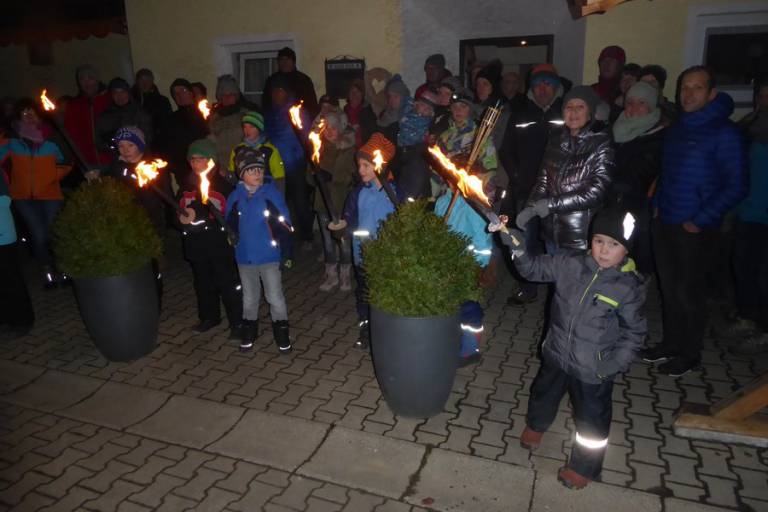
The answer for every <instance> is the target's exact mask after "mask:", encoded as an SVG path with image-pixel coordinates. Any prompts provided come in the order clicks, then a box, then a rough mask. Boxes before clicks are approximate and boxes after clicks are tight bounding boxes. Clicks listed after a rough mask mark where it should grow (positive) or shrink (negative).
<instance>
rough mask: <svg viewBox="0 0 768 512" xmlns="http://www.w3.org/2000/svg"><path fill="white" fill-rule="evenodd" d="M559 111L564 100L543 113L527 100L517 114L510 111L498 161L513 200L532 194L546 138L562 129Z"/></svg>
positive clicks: (557, 101) (514, 111)
mask: <svg viewBox="0 0 768 512" xmlns="http://www.w3.org/2000/svg"><path fill="white" fill-rule="evenodd" d="M562 110H563V100H562V98H559V97H558V98H555V100H554V101H553V102H552V104H551V105H550V106H549V108H547V109H546V110H544V109H542V108H541V107H540V106H539V105H538V104H537V103H536V102H535V101H533V100H532V99H530V98H526V99H525V103H523V104H522V106H521V107H520V108H519V109H518V110H511V112H510V116H509V121H508V122H507V131H506V132H505V134H504V141H503V142H502V145H501V150H500V151H499V159H500V160H501V162H502V164H504V170H506V172H507V175H508V176H509V183H510V186H509V190H510V192H512V193H513V194H514V195H515V197H523V198H528V196H529V195H530V194H531V190H532V189H533V186H534V184H535V183H536V176H537V175H538V173H539V168H540V166H541V159H542V157H543V156H544V149H545V148H546V147H547V140H548V139H549V135H550V133H551V132H552V130H553V129H556V128H557V127H558V126H562V122H563V115H562Z"/></svg>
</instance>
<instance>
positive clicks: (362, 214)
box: [344, 181, 395, 266]
mask: <svg viewBox="0 0 768 512" xmlns="http://www.w3.org/2000/svg"><path fill="white" fill-rule="evenodd" d="M375 183H376V182H375V181H370V182H368V183H361V184H359V185H358V186H357V187H355V188H354V189H353V190H352V192H350V193H349V196H348V197H347V202H346V203H345V205H344V220H345V221H347V229H348V230H349V231H350V232H351V233H352V256H353V260H354V263H355V265H357V266H359V265H362V263H363V255H362V250H361V246H362V244H363V242H365V241H366V240H375V239H376V237H377V235H378V233H379V227H381V223H382V222H383V221H384V219H386V218H387V216H388V215H389V214H390V213H392V212H394V211H395V206H394V205H393V204H392V201H390V199H389V197H388V196H387V193H386V192H385V191H384V188H383V187H377V186H376V185H375Z"/></svg>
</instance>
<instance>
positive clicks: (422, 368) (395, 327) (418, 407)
mask: <svg viewBox="0 0 768 512" xmlns="http://www.w3.org/2000/svg"><path fill="white" fill-rule="evenodd" d="M460 342H461V329H460V327H459V318H458V317H437V316H432V317H420V318H414V317H402V316H395V315H390V314H389V313H386V312H384V311H381V310H378V309H376V308H374V307H371V350H372V356H373V366H374V369H375V370H376V379H377V380H378V381H379V387H380V388H381V392H382V394H383V395H384V399H385V400H386V401H387V404H388V405H389V407H390V408H391V409H392V411H393V412H394V413H395V414H398V415H400V416H405V417H409V418H429V417H431V416H434V415H436V414H438V413H440V412H441V411H442V410H443V407H444V406H445V402H446V401H447V400H448V396H449V395H450V393H451V389H452V388H453V379H454V377H455V375H456V364H457V362H458V359H459V344H460Z"/></svg>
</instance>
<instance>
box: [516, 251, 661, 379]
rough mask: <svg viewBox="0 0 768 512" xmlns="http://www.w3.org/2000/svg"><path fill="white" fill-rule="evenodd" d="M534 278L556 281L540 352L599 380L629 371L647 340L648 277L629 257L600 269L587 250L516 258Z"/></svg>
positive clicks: (551, 360) (522, 270)
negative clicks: (545, 333)
mask: <svg viewBox="0 0 768 512" xmlns="http://www.w3.org/2000/svg"><path fill="white" fill-rule="evenodd" d="M515 266H516V267H517V270H518V271H519V272H520V275H521V276H523V277H524V278H525V279H528V280H530V281H538V282H553V283H555V296H554V298H553V300H552V309H551V320H550V323H549V329H548V330H547V336H546V338H545V339H544V343H543V344H542V348H541V350H542V355H543V357H544V359H545V360H546V361H547V362H548V363H552V364H554V365H556V366H557V367H558V368H560V369H562V370H563V371H564V372H566V373H567V374H568V375H571V376H573V377H575V378H577V379H579V380H580V381H582V382H586V383H588V384H598V383H600V382H601V381H602V380H605V379H612V378H613V377H614V376H615V375H616V374H617V373H621V372H625V371H627V369H629V365H630V364H631V363H632V360H633V359H634V357H635V352H637V350H639V349H640V348H641V347H642V346H643V343H644V342H645V335H646V332H647V327H646V320H645V315H644V307H645V295H646V283H645V278H644V277H643V276H642V275H641V274H639V273H638V272H636V271H635V268H634V262H633V261H632V260H631V259H628V260H626V261H625V263H624V264H623V265H622V266H621V267H620V268H616V267H611V268H607V269H603V268H600V267H599V266H598V264H597V262H595V260H594V259H593V258H592V256H591V255H590V254H589V253H577V254H557V255H554V256H551V255H541V256H534V257H531V256H529V255H527V254H525V255H522V256H519V257H518V258H516V259H515Z"/></svg>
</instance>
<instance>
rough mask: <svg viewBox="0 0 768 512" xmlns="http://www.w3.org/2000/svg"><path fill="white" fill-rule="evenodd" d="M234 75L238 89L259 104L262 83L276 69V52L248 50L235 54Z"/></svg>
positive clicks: (262, 88) (248, 98) (262, 90)
mask: <svg viewBox="0 0 768 512" xmlns="http://www.w3.org/2000/svg"><path fill="white" fill-rule="evenodd" d="M237 62H238V65H237V72H236V75H235V76H237V77H238V80H239V82H240V90H241V91H242V92H243V96H245V98H246V99H247V100H248V101H251V102H253V103H256V104H258V105H261V97H262V95H263V94H264V84H265V83H266V81H267V78H269V75H271V74H272V73H274V72H275V71H277V52H276V51H274V52H249V53H239V54H237Z"/></svg>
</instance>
